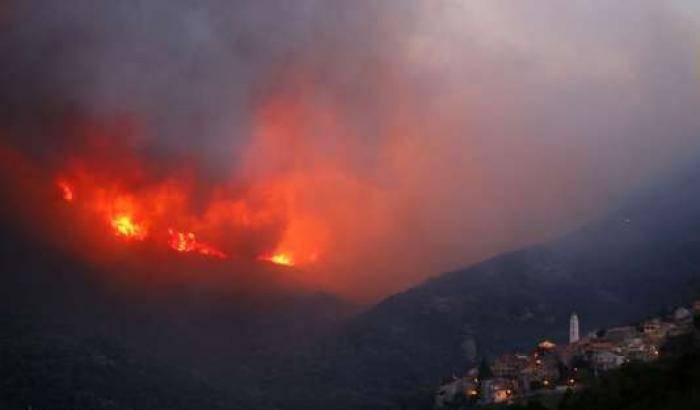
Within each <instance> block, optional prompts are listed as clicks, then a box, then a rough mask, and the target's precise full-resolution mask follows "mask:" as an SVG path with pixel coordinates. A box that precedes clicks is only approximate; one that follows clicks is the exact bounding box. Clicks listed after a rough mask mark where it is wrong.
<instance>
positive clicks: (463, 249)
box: [0, 0, 700, 298]
mask: <svg viewBox="0 0 700 410" xmlns="http://www.w3.org/2000/svg"><path fill="white" fill-rule="evenodd" d="M0 22H1V23H0V64H1V70H2V71H0V83H2V86H3V95H2V96H1V97H0V99H1V101H0V102H1V103H2V109H1V110H0V123H1V124H2V125H3V126H4V127H5V129H7V130H10V131H11V132H9V134H11V135H13V136H14V138H15V141H14V142H15V143H17V144H20V145H22V146H24V147H37V146H38V147H44V149H46V150H48V151H51V148H52V147H55V146H60V145H61V144H62V143H63V142H62V141H61V137H57V136H55V135H51V134H50V132H47V130H46V129H45V128H43V125H42V124H46V123H50V122H51V120H52V119H53V118H57V117H61V116H64V115H66V113H67V112H70V113H72V112H76V111H77V112H79V113H81V114H84V115H88V116H96V117H109V116H112V115H118V114H134V115H137V116H138V117H139V120H140V121H143V123H144V124H145V127H146V128H147V129H148V130H149V132H147V133H146V134H147V135H148V136H149V138H148V139H147V140H146V141H144V142H143V144H144V147H145V148H144V149H146V150H148V151H149V152H156V153H159V154H158V155H160V156H166V157H167V153H170V152H173V153H182V152H186V153H194V154H196V155H197V156H198V157H200V158H202V159H203V162H205V163H206V167H207V168H208V169H209V170H210V171H213V172H215V173H216V174H226V175H229V174H236V175H238V174H240V173H241V172H242V171H241V169H243V168H244V169H245V173H247V175H251V174H252V175H254V176H255V177H261V178H262V177H265V176H269V175H271V174H276V173H284V172H288V171H290V170H293V171H300V170H301V171H302V172H305V173H306V174H307V175H310V174H312V173H313V170H314V169H316V167H317V165H318V164H319V163H320V162H322V161H325V160H327V159H332V160H333V161H334V162H335V163H336V164H340V165H338V167H339V168H341V169H342V170H343V172H345V173H347V174H348V175H351V178H352V179H353V180H358V181H361V183H362V184H366V185H367V186H369V187H371V188H369V190H370V192H371V194H369V193H367V192H366V191H363V190H360V191H355V190H351V191H352V193H353V194H348V191H347V190H343V189H341V188H331V187H329V186H327V185H324V184H333V185H334V186H337V181H332V182H315V183H310V186H311V187H313V188H316V189H315V191H316V193H315V194H314V195H311V194H309V195H307V196H303V197H302V198H299V202H300V203H302V204H304V206H305V207H306V208H309V209H313V210H314V212H316V213H317V214H318V215H320V216H319V217H320V218H321V219H323V220H324V221H326V222H327V223H328V224H329V226H330V229H329V230H331V231H333V232H336V233H338V236H339V237H342V238H343V240H342V241H341V240H337V241H336V242H338V244H337V245H336V248H335V252H334V253H335V254H336V257H335V259H334V260H333V261H332V262H329V263H328V264H327V265H325V266H324V269H326V270H328V271H329V272H333V273H332V276H333V280H331V281H330V282H333V284H331V285H329V286H330V287H331V288H334V289H335V290H340V291H344V292H346V293H350V294H355V295H358V294H359V295H362V296H364V297H370V298H371V297H376V296H378V295H380V294H384V293H386V292H388V291H393V290H396V289H399V288H401V287H404V286H407V285H409V284H413V283H415V282H416V281H419V280H421V279H422V278H425V277H426V276H428V275H430V274H434V273H436V272H439V271H441V270H445V269H452V268H457V267H459V266H461V265H464V264H467V263H471V262H474V261H477V260H480V259H483V258H485V257H487V256H489V255H492V254H495V253H497V252H500V251H503V250H506V249H510V248H513V247H515V246H520V245H523V244H525V243H531V242H533V241H538V240H542V239H543V238H546V237H549V236H552V235H556V234H559V233H561V232H564V231H566V230H567V229H571V228H572V227H574V226H576V225H578V224H580V223H582V222H584V221H585V220H587V219H588V218H590V217H592V216H593V215H595V214H596V213H598V212H601V211H602V210H604V209H606V208H608V207H610V206H612V205H613V204H614V203H615V201H617V200H619V199H620V198H621V197H622V196H623V195H624V194H625V193H627V192H628V191H629V190H630V189H633V188H634V187H637V186H639V185H640V184H643V183H645V181H649V180H650V179H653V178H656V177H658V176H659V175H661V174H663V173H665V172H668V171H669V170H670V169H672V168H674V167H676V166H678V165H679V164H682V163H684V162H685V161H687V160H689V159H690V158H692V157H695V156H696V155H697V153H698V150H700V135H699V131H700V115H699V114H700V109H699V108H698V107H700V78H699V73H700V71H699V70H700V66H699V63H698V57H697V56H698V52H699V51H700V41H699V40H698V39H699V38H700V29H699V26H698V24H699V23H700V8H699V7H698V6H697V5H696V4H694V2H692V1H690V0H686V1H683V0H676V1H668V2H658V1H652V0H640V1H636V2H634V3H633V4H631V3H629V2H619V1H603V0H599V1H567V2H562V1H556V0H540V1H517V2H516V1H506V0H488V1H486V0H484V1H463V0H438V1H433V0H431V1H428V0H423V1H420V0H409V1H369V0H362V1H353V2H345V1H315V0H298V1H282V0H279V1H272V0H269V1H267V0H266V1H249V2H231V1H217V0H207V1H186V0H170V1H164V0H152V1H136V0H129V1H120V2H95V1H87V0H85V1H81V0H72V1H48V0H45V1H40V0H31V1H21V2H20V1H16V2H13V1H10V2H6V3H5V4H4V5H3V6H1V8H0ZM278 99H283V100H284V101H286V102H287V103H289V105H290V107H295V106H301V107H302V108H300V112H301V113H297V114H296V116H294V117H293V120H290V121H291V122H293V123H295V124H297V123H303V124H304V126H303V127H302V128H303V129H302V131H299V130H298V129H297V131H295V132H297V133H299V134H300V135H295V137H294V138H293V141H292V142H293V145H294V149H289V150H286V149H285V150H284V151H285V153H284V155H281V156H280V155H278V154H275V155H272V154H271V153H269V152H267V151H265V150H263V151H262V152H260V151H254V150H253V151H251V150H250V146H251V145H254V143H255V141H254V139H255V138H254V136H255V133H256V127H258V126H259V123H260V121H261V118H262V119H263V120H264V119H265V118H266V117H265V116H264V115H262V116H261V114H260V112H261V111H263V112H265V107H268V106H269V104H270V101H277V100H278ZM329 117H330V118H331V119H330V120H329V119H328V118H329ZM276 121H281V123H282V124H283V125H286V124H287V122H285V121H287V120H284V119H282V120H276ZM329 124H330V125H329ZM338 124H341V125H338ZM47 135H51V138H49V137H47ZM284 141H285V143H290V141H289V140H284ZM34 149H36V148H34ZM251 152H254V153H258V154H260V155H259V158H253V159H251V158H250V155H251V154H250V153H251ZM164 153H166V154H164ZM314 184H320V185H319V186H316V185H314ZM318 192H321V193H320V194H319V193H318ZM324 202H328V203H329V204H326V203H324ZM338 203H342V205H341V208H342V211H338V210H337V208H338ZM358 215H359V216H358ZM358 220H362V221H363V223H359V224H358V223H357V221H358ZM368 295H369V296H368Z"/></svg>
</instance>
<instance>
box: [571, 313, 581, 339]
mask: <svg viewBox="0 0 700 410" xmlns="http://www.w3.org/2000/svg"><path fill="white" fill-rule="evenodd" d="M578 341H579V329H578V315H577V314H576V312H574V313H572V314H571V318H570V319H569V343H576V342H578Z"/></svg>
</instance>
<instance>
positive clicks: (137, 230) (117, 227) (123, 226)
mask: <svg viewBox="0 0 700 410" xmlns="http://www.w3.org/2000/svg"><path fill="white" fill-rule="evenodd" d="M111 223H112V228H113V229H114V233H115V235H117V236H119V237H122V238H125V239H129V240H131V239H133V240H138V241H142V240H144V239H145V238H146V228H145V227H144V226H143V225H141V224H137V223H135V222H134V221H133V220H132V218H131V217H130V216H129V215H118V216H116V217H114V218H113V219H112V221H111Z"/></svg>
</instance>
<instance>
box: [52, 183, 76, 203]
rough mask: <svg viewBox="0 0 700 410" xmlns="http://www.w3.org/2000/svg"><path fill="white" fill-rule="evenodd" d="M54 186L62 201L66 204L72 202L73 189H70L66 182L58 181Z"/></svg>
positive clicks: (73, 197)
mask: <svg viewBox="0 0 700 410" xmlns="http://www.w3.org/2000/svg"><path fill="white" fill-rule="evenodd" d="M56 184H57V185H58V189H59V191H60V192H61V198H63V200H64V201H66V202H73V199H75V194H74V193H73V187H71V186H70V185H69V184H68V183H67V182H66V181H58V182H57V183H56Z"/></svg>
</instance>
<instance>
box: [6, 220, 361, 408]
mask: <svg viewBox="0 0 700 410" xmlns="http://www.w3.org/2000/svg"><path fill="white" fill-rule="evenodd" d="M173 257H174V258H178V259H173V263H172V266H163V265H162V264H161V265H159V266H149V265H138V266H137V268H139V269H140V268H142V267H145V268H149V267H150V268H153V269H159V270H160V271H163V270H165V271H167V272H174V273H176V274H177V273H179V272H181V271H188V270H193V271H195V272H196V273H197V274H198V275H205V274H208V273H210V272H209V271H207V270H206V268H207V267H206V266H202V265H201V264H203V263H206V262H200V261H198V260H196V259H195V260H188V259H181V258H179V256H177V255H175V256H173ZM166 262H167V260H166ZM127 268H128V269H130V270H131V271H130V272H123V271H122V267H121V266H113V267H103V266H97V265H92V264H89V263H86V262H84V261H82V260H81V259H80V258H77V257H75V256H74V255H72V254H69V253H65V252H63V251H60V250H57V249H55V248H52V247H51V246H48V245H47V244H45V243H42V242H41V241H39V240H37V239H35V238H32V236H31V234H30V233H27V232H26V231H25V230H23V229H21V228H19V227H18V226H17V225H15V224H13V223H11V222H9V221H8V220H7V219H5V220H3V219H1V218H0V278H1V279H2V282H1V284H2V286H0V328H1V329H0V359H1V360H0V406H5V407H7V408H11V409H22V410H24V409H26V408H27V406H28V405H32V406H33V407H34V408H39V409H44V408H49V409H61V408H65V409H68V408H70V409H72V410H78V409H90V410H94V409H115V410H116V409H165V408H173V409H178V408H181V409H188V410H198V409H202V410H203V409H210V408H212V409H218V408H221V409H224V408H225V409H238V408H240V409H246V410H249V409H254V408H267V407H265V406H264V405H261V406H262V407H255V406H256V405H257V403H260V402H263V403H264V401H265V400H267V399H266V397H267V396H268V395H270V394H271V392H272V389H271V388H269V387H266V386H261V385H260V383H259V375H260V374H264V373H265V372H267V369H269V368H270V367H272V366H274V365H275V364H276V363H278V362H279V361H280V360H282V359H281V358H282V357H286V356H287V355H289V354H292V353H294V352H295V351H296V349H299V348H301V347H302V346H307V345H309V344H310V343H312V342H313V341H315V340H316V339H318V338H320V337H322V336H323V335H324V334H327V333H328V332H330V331H333V329H335V328H336V327H337V326H339V325H340V323H341V321H342V320H343V319H344V318H345V317H347V316H348V315H349V314H350V312H351V310H352V307H351V306H349V305H347V304H346V303H344V302H342V301H341V300H338V299H336V298H334V297H331V296H328V295H324V294H317V293H309V292H306V291H303V290H300V289H295V288H287V287H284V286H277V285H276V284H275V280H276V278H275V277H274V276H269V277H266V276H265V274H268V275H273V274H274V273H275V272H267V271H266V270H265V269H259V270H258V271H257V272H254V273H257V276H256V277H255V279H254V280H250V283H246V282H245V279H246V278H242V277H241V276H240V275H239V273H241V272H240V270H241V266H240V265H232V266H231V268H230V269H231V272H218V271H215V272H212V274H213V275H224V276H222V277H219V278H215V279H214V280H213V281H211V282H208V281H195V282H192V283H188V282H186V281H183V282H182V283H178V282H177V281H175V282H173V284H172V285H170V286H166V287H165V288H160V289H159V288H157V287H156V286H153V284H152V283H149V281H148V278H149V271H148V269H143V271H142V272H141V271H137V269H136V268H134V267H133V266H128V265H127ZM237 268H238V269H237ZM244 268H246V267H244ZM248 268H249V267H248ZM219 270H221V269H219ZM268 270H269V269H268ZM244 272H245V271H244ZM161 273H162V272H161ZM248 273H250V272H248ZM119 274H135V275H143V278H144V281H143V282H144V286H140V285H139V284H138V283H136V284H134V283H129V284H125V283H122V282H120V281H119V280H116V281H114V280H110V277H113V276H114V275H119ZM239 279H240V280H239ZM157 284H158V285H160V284H163V282H157ZM232 398H234V399H232ZM0 408H2V407H0Z"/></svg>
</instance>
